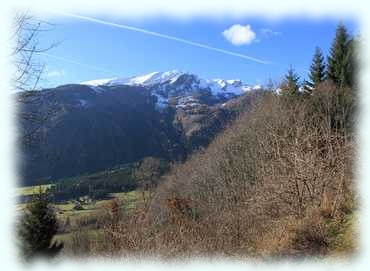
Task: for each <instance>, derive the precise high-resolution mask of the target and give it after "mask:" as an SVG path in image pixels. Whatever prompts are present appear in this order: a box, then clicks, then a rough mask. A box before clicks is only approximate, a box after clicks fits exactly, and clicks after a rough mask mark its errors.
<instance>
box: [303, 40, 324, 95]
mask: <svg viewBox="0 0 370 271" xmlns="http://www.w3.org/2000/svg"><path fill="white" fill-rule="evenodd" d="M325 76H326V74H325V63H324V56H323V54H322V52H321V49H320V48H319V47H316V50H315V54H314V56H313V59H312V64H311V67H310V74H309V75H308V78H309V81H305V85H306V87H305V89H306V91H309V92H311V91H312V90H313V89H315V88H316V87H317V85H318V84H320V83H321V82H323V81H324V80H325Z"/></svg>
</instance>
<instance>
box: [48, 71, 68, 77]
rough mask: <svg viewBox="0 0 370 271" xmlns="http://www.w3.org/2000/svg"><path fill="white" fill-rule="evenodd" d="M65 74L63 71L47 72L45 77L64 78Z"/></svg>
mask: <svg viewBox="0 0 370 271" xmlns="http://www.w3.org/2000/svg"><path fill="white" fill-rule="evenodd" d="M65 74H66V73H65V71H64V70H55V71H49V72H47V73H46V76H47V77H59V76H64V75H65Z"/></svg>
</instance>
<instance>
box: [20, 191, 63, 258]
mask: <svg viewBox="0 0 370 271" xmlns="http://www.w3.org/2000/svg"><path fill="white" fill-rule="evenodd" d="M57 230H58V225H57V220H56V216H55V213H54V211H53V209H52V208H50V206H49V201H48V197H47V194H46V193H43V192H42V190H41V187H40V190H39V193H38V194H36V195H35V196H34V198H33V199H32V201H31V202H29V203H28V204H27V206H26V208H25V212H24V215H23V216H22V218H21V221H20V224H19V226H18V237H19V241H20V247H21V252H22V254H23V256H24V257H25V259H26V260H29V259H31V258H34V257H35V256H43V257H45V256H48V257H53V256H55V255H56V254H57V253H58V252H59V251H60V250H61V249H62V248H63V244H62V243H60V244H57V243H56V242H52V239H53V237H54V235H55V234H56V233H57Z"/></svg>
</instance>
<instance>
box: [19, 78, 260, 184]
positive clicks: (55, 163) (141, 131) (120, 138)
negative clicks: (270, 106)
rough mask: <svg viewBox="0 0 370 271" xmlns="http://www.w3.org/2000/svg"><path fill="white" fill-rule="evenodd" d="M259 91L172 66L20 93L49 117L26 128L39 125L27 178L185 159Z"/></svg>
mask: <svg viewBox="0 0 370 271" xmlns="http://www.w3.org/2000/svg"><path fill="white" fill-rule="evenodd" d="M259 88H260V86H256V87H254V89H259ZM252 90H253V87H250V86H246V85H243V84H242V82H241V81H240V80H221V79H216V80H204V79H200V78H198V77H197V76H196V75H194V74H190V73H182V72H178V71H169V72H154V73H151V74H148V75H144V76H138V77H131V78H127V79H119V78H114V79H104V80H94V81H89V82H83V83H81V84H70V85H63V86H59V87H56V88H52V89H45V90H42V91H40V92H36V93H34V94H33V95H27V96H25V95H24V94H20V96H21V97H22V98H23V99H24V100H27V101H28V102H26V103H24V104H23V106H22V108H21V112H22V113H25V114H26V113H29V112H35V111H36V112H37V113H36V114H37V115H39V116H43V117H45V119H47V121H44V122H43V123H42V125H41V128H39V129H35V127H34V126H36V124H32V123H29V122H28V123H26V124H25V125H23V126H22V127H21V130H23V131H25V132H28V131H33V130H36V132H35V133H34V134H33V135H32V140H31V141H30V142H31V144H27V145H24V146H22V149H21V152H22V155H23V158H24V159H23V163H22V167H21V168H22V170H21V173H22V180H23V183H24V184H34V183H37V182H40V181H41V180H43V181H49V180H56V179H60V178H64V177H70V176H75V175H80V174H84V173H89V172H96V171H100V170H104V169H106V168H110V167H114V166H117V165H120V164H127V163H133V162H136V161H139V160H141V159H143V158H145V157H148V156H153V157H160V158H163V159H166V160H169V161H173V160H182V159H184V158H185V157H186V156H187V155H188V154H189V153H191V152H192V151H193V150H195V149H198V148H199V147H202V146H206V145H207V144H208V143H209V142H210V140H211V139H212V138H213V137H214V136H215V135H216V134H217V133H218V132H219V131H220V130H221V129H222V128H223V127H225V125H227V123H228V122H229V121H230V120H232V119H233V118H235V116H236V115H237V113H238V112H239V111H240V110H244V109H246V108H248V104H250V103H251V102H252V101H253V99H254V97H255V96H256V91H252ZM49 108H52V110H51V111H52V113H50V112H49V110H48V109H49ZM43 119H44V118H43ZM36 128H37V127H36Z"/></svg>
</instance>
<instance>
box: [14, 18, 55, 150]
mask: <svg viewBox="0 0 370 271" xmlns="http://www.w3.org/2000/svg"><path fill="white" fill-rule="evenodd" d="M13 29H14V32H13V38H14V39H15V48H14V49H13V58H14V64H15V67H16V74H15V75H14V78H13V89H14V90H15V91H17V94H15V95H16V103H17V105H18V106H20V109H19V110H18V119H17V120H18V124H19V128H20V134H21V135H20V138H19V139H20V142H21V144H29V143H30V142H31V141H32V138H33V136H34V135H35V133H36V132H37V131H38V130H40V128H41V127H43V126H44V125H45V124H46V122H47V120H48V119H49V118H50V117H51V116H52V115H53V112H55V110H56V105H55V102H50V101H53V100H52V99H51V98H52V97H50V94H49V93H46V92H43V91H39V90H40V89H39V88H38V86H39V82H40V80H41V78H42V74H43V72H44V70H45V64H44V63H41V62H39V61H37V60H36V58H35V56H36V55H37V54H40V53H44V52H46V51H48V50H49V49H51V48H53V47H54V46H56V45H57V43H56V42H55V43H52V44H50V45H48V46H46V47H42V46H41V45H40V44H39V36H40V34H42V33H45V32H48V31H51V30H52V29H53V25H52V24H50V23H48V22H45V21H42V20H40V19H37V18H35V17H33V16H32V15H29V13H28V12H24V11H18V12H16V13H15V16H14V20H13ZM48 99H49V102H47V103H46V101H47V100H48Z"/></svg>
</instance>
